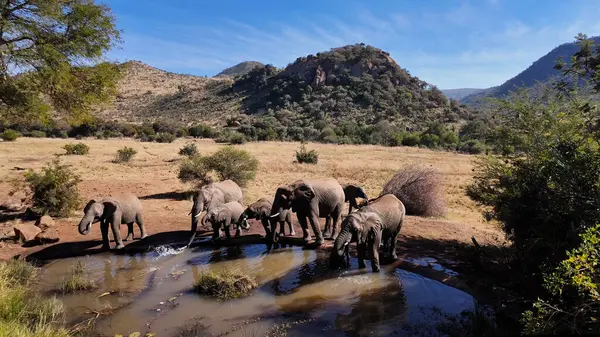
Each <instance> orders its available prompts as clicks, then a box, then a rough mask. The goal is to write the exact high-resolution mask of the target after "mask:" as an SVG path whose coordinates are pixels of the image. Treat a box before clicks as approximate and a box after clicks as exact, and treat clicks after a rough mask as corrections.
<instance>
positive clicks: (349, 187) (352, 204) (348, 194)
mask: <svg viewBox="0 0 600 337" xmlns="http://www.w3.org/2000/svg"><path fill="white" fill-rule="evenodd" d="M342 188H343V189H344V202H348V203H349V206H348V214H350V213H352V208H356V209H359V208H360V207H361V206H365V205H368V204H369V197H368V196H367V192H365V190H364V189H363V188H362V187H360V186H358V185H353V184H345V185H342ZM356 198H362V199H364V200H365V201H364V203H363V204H362V205H360V206H359V205H358V203H357V202H356Z"/></svg>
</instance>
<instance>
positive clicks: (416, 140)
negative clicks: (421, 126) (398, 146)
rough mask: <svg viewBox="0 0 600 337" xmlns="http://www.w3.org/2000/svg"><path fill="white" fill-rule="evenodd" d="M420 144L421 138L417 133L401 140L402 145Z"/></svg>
mask: <svg viewBox="0 0 600 337" xmlns="http://www.w3.org/2000/svg"><path fill="white" fill-rule="evenodd" d="M420 142H421V137H420V136H419V134H418V133H409V134H407V135H405V136H404V137H403V138H402V145H404V146H417V145H419V143H420Z"/></svg>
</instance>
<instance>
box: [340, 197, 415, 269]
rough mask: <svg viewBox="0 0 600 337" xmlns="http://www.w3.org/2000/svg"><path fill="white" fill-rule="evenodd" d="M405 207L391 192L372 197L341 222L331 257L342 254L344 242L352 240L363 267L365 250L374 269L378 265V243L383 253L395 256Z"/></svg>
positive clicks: (344, 246) (344, 250) (377, 267)
mask: <svg viewBox="0 0 600 337" xmlns="http://www.w3.org/2000/svg"><path fill="white" fill-rule="evenodd" d="M405 215H406V208H405V207H404V204H403V203H402V201H400V200H399V199H398V198H396V196H394V195H393V194H384V195H382V196H380V197H378V198H376V199H374V200H372V201H371V202H370V203H369V205H368V206H364V207H362V208H360V209H359V210H358V211H356V212H354V213H351V214H350V215H348V216H347V217H346V218H345V219H344V221H343V222H342V230H341V232H340V235H339V236H338V237H337V239H336V240H335V242H334V245H333V250H332V252H331V260H332V261H336V260H338V261H339V259H340V258H341V257H342V256H343V255H344V254H346V251H347V250H346V249H347V246H348V244H350V242H352V241H356V251H357V257H358V266H359V267H360V268H364V267H365V257H366V253H367V251H369V252H370V255H371V267H372V269H373V271H374V272H378V271H379V270H380V267H379V246H380V245H381V244H382V243H383V244H384V253H385V251H386V250H387V253H389V254H390V256H391V257H392V258H393V259H397V258H398V257H397V255H396V238H397V236H398V234H399V233H400V229H401V228H402V223H403V222H404V217H405Z"/></svg>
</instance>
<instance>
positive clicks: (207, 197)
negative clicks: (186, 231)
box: [188, 179, 244, 246]
mask: <svg viewBox="0 0 600 337" xmlns="http://www.w3.org/2000/svg"><path fill="white" fill-rule="evenodd" d="M193 201H194V204H193V206H192V210H191V211H190V213H189V215H191V216H192V228H191V232H192V233H191V234H192V235H191V237H190V241H189V243H188V246H189V245H190V244H191V243H192V241H194V238H195V237H196V231H197V230H198V217H199V216H200V213H202V212H203V211H204V210H207V211H208V210H210V209H211V208H213V207H216V206H219V205H221V204H225V203H228V202H232V201H237V202H239V203H240V204H243V203H244V199H243V194H242V189H241V188H240V186H239V185H238V184H236V183H235V182H234V181H233V180H229V179H228V180H223V181H219V182H216V183H211V184H208V185H206V186H203V187H202V188H200V189H199V190H197V191H196V192H195V193H194V197H193ZM202 222H203V223H204V220H203V221H202Z"/></svg>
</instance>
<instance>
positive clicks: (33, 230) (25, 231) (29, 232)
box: [13, 223, 42, 242]
mask: <svg viewBox="0 0 600 337" xmlns="http://www.w3.org/2000/svg"><path fill="white" fill-rule="evenodd" d="M13 230H14V232H15V238H16V239H17V240H19V241H22V242H28V241H31V240H33V239H35V237H36V236H37V235H38V234H39V233H40V232H41V231H42V230H41V229H40V228H39V227H38V226H36V225H34V224H31V223H21V224H17V225H14V226H13Z"/></svg>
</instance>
